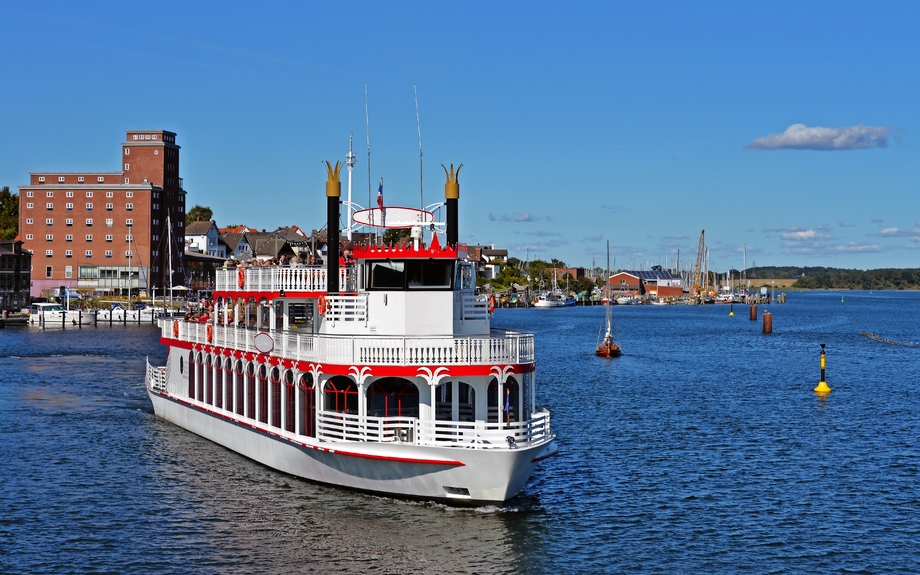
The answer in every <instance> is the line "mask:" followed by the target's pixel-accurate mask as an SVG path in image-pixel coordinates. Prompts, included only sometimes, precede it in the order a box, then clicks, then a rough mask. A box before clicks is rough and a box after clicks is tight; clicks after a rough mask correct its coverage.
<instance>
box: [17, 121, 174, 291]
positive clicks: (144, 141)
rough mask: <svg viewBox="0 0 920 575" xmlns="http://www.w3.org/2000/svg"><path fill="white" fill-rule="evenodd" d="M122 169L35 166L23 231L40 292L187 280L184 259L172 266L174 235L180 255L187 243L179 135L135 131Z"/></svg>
mask: <svg viewBox="0 0 920 575" xmlns="http://www.w3.org/2000/svg"><path fill="white" fill-rule="evenodd" d="M119 168H121V169H120V170H118V171H113V172H31V173H30V174H29V183H28V184H27V185H24V186H19V231H20V237H21V238H22V240H23V247H24V248H25V249H27V250H30V251H31V252H32V253H33V254H34V261H33V262H32V264H33V266H34V270H35V273H34V274H33V278H32V287H31V295H32V296H33V297H35V296H39V295H41V294H42V292H43V291H46V292H49V291H50V290H57V289H59V287H60V286H67V287H72V288H78V289H81V290H84V291H90V290H96V291H100V292H116V293H124V292H127V291H128V290H132V291H133V292H134V293H137V292H138V291H149V289H150V288H151V287H154V286H160V287H162V286H167V285H169V284H170V283H172V284H174V285H181V284H182V283H183V272H182V269H181V264H180V260H179V259H178V258H176V257H175V256H173V258H172V270H169V269H168V268H169V263H168V262H169V256H168V253H169V251H170V249H169V246H168V245H167V241H168V238H170V237H171V238H173V242H174V245H173V250H172V251H173V254H176V253H179V251H180V250H181V248H180V246H183V245H184V243H185V233H184V232H185V231H184V229H183V226H184V224H185V195H186V192H185V190H184V189H183V187H182V178H180V177H179V146H178V145H176V134H175V133H174V132H168V131H166V130H128V131H127V132H126V137H125V141H124V142H123V143H122V144H121V165H120V166H119ZM167 222H171V228H172V233H171V234H170V233H169V230H168V228H167ZM170 274H172V278H170Z"/></svg>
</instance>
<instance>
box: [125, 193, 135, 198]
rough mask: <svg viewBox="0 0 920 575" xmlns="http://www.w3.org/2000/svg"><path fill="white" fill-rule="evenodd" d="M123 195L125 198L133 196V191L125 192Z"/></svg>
mask: <svg viewBox="0 0 920 575" xmlns="http://www.w3.org/2000/svg"><path fill="white" fill-rule="evenodd" d="M125 197H126V198H133V197H134V192H125Z"/></svg>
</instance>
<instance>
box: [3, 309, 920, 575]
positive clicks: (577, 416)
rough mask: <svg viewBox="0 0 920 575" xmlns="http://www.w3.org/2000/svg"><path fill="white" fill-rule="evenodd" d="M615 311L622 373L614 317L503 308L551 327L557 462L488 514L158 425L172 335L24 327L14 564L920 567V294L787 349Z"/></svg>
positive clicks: (15, 414)
mask: <svg viewBox="0 0 920 575" xmlns="http://www.w3.org/2000/svg"><path fill="white" fill-rule="evenodd" d="M842 295H845V296H846V297H845V302H844V303H841V296H842ZM614 311H615V312H616V313H617V321H618V322H619V323H620V325H621V333H622V334H623V337H624V341H623V343H624V350H625V351H624V354H623V355H622V356H621V357H620V358H617V359H616V360H614V361H611V360H608V359H605V358H598V357H595V356H594V355H593V353H585V350H586V349H590V347H591V346H592V345H593V344H594V339H595V335H596V330H597V326H598V324H599V323H600V322H602V321H603V317H604V309H603V308H602V307H590V306H589V307H578V308H575V309H573V310H570V312H567V313H546V312H545V311H542V310H536V309H519V310H515V309H511V310H505V309H501V308H499V309H496V312H495V317H494V319H493V322H494V325H495V326H496V327H499V328H501V329H505V330H512V331H520V330H525V329H526V330H531V331H532V332H533V334H534V356H535V360H536V361H537V362H538V363H539V365H540V368H541V369H540V381H541V382H542V385H541V387H540V390H541V391H540V392H539V394H540V401H541V403H543V404H544V405H546V406H547V407H548V409H549V410H550V411H551V412H552V414H553V428H554V430H555V432H556V433H557V437H558V438H557V441H558V442H559V448H560V452H559V455H557V456H556V457H552V458H550V459H547V460H546V461H545V462H543V464H542V465H541V466H540V467H538V468H537V469H536V470H535V472H534V474H533V476H532V477H531V479H530V480H529V481H528V483H527V484H526V485H525V487H524V489H523V491H522V492H521V493H520V494H519V495H518V496H517V497H515V498H513V499H512V500H510V501H509V502H507V503H506V504H505V505H504V506H502V507H498V506H495V507H486V508H480V509H478V510H468V509H457V508H453V507H450V506H443V505H439V504H430V503H415V502H409V501H403V500H401V499H393V498H389V497H378V496H371V495H366V494H362V493H357V492H351V491H346V490H342V489H339V488H335V487H326V486H323V485H319V484H316V483H312V482H308V481H304V480H300V479H298V478H296V477H292V476H291V475H288V474H285V473H280V472H277V471H273V470H271V469H269V468H268V467H265V466H263V465H260V464H258V463H256V462H254V461H252V460H250V459H248V458H246V457H243V456H240V455H237V454H235V453H233V452H232V451H229V450H227V449H225V448H223V447H221V446H219V445H217V444H215V443H213V442H211V441H208V440H206V439H203V438H201V437H199V436H197V435H195V434H192V433H189V432H187V431H185V430H183V429H181V428H179V427H177V426H175V425H173V424H171V423H169V422H166V421H163V420H162V419H160V418H158V417H156V416H155V415H154V413H153V409H152V406H151V404H150V401H149V399H148V398H147V393H146V390H145V388H144V386H143V385H142V383H141V382H142V380H143V377H144V368H143V364H144V358H145V357H150V358H161V360H162V358H163V357H164V354H163V351H162V347H161V345H160V343H159V340H160V337H161V335H162V332H161V331H160V330H159V329H157V328H156V327H153V326H150V325H146V324H142V325H139V326H138V325H134V326H131V325H128V326H127V327H117V328H116V327H112V328H109V327H108V326H104V325H102V324H100V326H99V327H98V328H96V329H94V330H83V331H78V330H49V331H46V332H43V333H41V332H39V331H37V330H33V329H29V328H25V327H17V328H12V327H10V328H7V329H5V330H3V331H2V332H0V371H2V372H3V373H4V378H2V380H0V387H2V391H3V397H4V401H3V402H2V403H0V409H3V414H4V415H3V422H4V423H3V426H4V434H3V438H2V441H3V450H4V453H5V459H4V478H5V480H4V490H3V491H2V494H0V504H2V505H3V506H4V508H5V509H6V510H7V512H6V513H5V514H4V517H3V518H2V520H0V521H2V524H3V526H4V529H5V530H6V533H7V534H6V535H5V536H4V537H5V539H4V548H5V549H6V550H7V551H6V553H4V554H3V555H0V570H2V571H3V572H5V573H25V572H29V573H34V572H55V573H70V572H73V573H76V572H91V571H95V572H102V571H108V572H125V571H135V572H145V573H173V572H176V571H177V570H183V569H185V570H191V571H199V572H200V571H207V572H222V573H238V572H256V571H257V572H261V573H289V572H292V571H298V570H299V571H303V570H309V569H312V570H315V571H318V572H328V571H345V572H384V571H386V572H394V571H399V572H403V573H428V572H431V571H433V570H434V571H437V572H440V573H468V572H481V573H496V572H502V573H506V572H527V573H546V574H550V573H573V572H575V573H603V572H608V573H609V572H629V571H640V572H643V571H645V572H656V573H674V572H707V573H737V572H738V571H739V569H748V570H752V571H755V572H842V571H857V572H858V571H864V572H872V573H908V572H911V569H912V567H911V566H912V565H915V564H916V560H915V557H914V539H915V538H916V533H917V532H918V529H920V519H918V518H917V514H916V513H915V509H916V506H917V504H918V501H920V492H918V486H917V482H916V477H917V472H918V465H920V449H918V444H917V437H918V436H920V396H918V394H917V393H915V392H916V389H917V386H918V385H920V382H918V380H917V378H916V377H915V376H914V375H912V374H913V370H912V369H911V367H912V366H914V365H915V364H916V362H917V353H918V349H917V348H913V347H907V346H905V345H892V344H891V343H887V342H902V343H903V342H914V341H917V335H916V334H917V332H916V322H915V321H914V319H913V318H915V317H916V316H917V313H918V312H920V297H918V294H917V292H874V293H872V294H871V295H870V294H869V292H845V294H844V293H841V292H820V291H819V292H802V293H799V294H796V297H795V298H791V299H790V300H789V302H788V303H787V304H786V305H784V306H780V307H777V308H775V312H774V313H775V316H776V317H775V320H774V333H773V334H770V335H764V334H762V333H761V330H760V325H759V324H758V323H757V322H750V321H748V320H747V317H746V316H747V314H746V313H745V312H744V310H743V308H739V307H738V306H736V316H735V317H729V316H728V310H727V309H726V308H725V307H723V306H703V307H690V306H686V307H685V306H668V307H665V308H662V309H655V308H653V307H652V306H624V307H623V308H618V309H615V310H614ZM860 332H864V333H868V334H871V335H873V336H877V338H878V340H880V341H877V340H876V339H874V338H869V337H866V336H865V335H864V334H861V333H860ZM111 334H117V335H118V337H117V338H113V337H110V335H111ZM101 342H105V344H104V345H103V344H102V343H101ZM819 343H827V382H828V384H829V386H830V387H831V388H832V389H833V391H832V392H831V393H829V394H827V395H826V396H823V397H822V396H819V395H817V394H816V393H814V392H813V391H812V389H813V388H814V387H815V385H816V383H817V382H818V379H819V372H820V370H819V367H820V366H819V353H820V347H819V345H818V344H819ZM63 374H67V375H66V376H64V375H63ZM650 375H653V376H654V385H653V384H652V383H650V379H649V376H650ZM81 534H82V535H81ZM90 534H91V535H90ZM434 566H437V567H434Z"/></svg>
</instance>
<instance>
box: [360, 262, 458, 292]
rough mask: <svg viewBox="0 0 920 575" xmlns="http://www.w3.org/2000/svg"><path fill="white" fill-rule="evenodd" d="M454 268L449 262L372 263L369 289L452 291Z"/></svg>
mask: <svg viewBox="0 0 920 575" xmlns="http://www.w3.org/2000/svg"><path fill="white" fill-rule="evenodd" d="M453 266H454V262H452V261H449V260H441V261H438V260H434V261H432V260H425V261H414V260H410V261H405V262H402V261H399V262H396V261H384V262H371V264H370V274H369V277H370V285H369V286H368V289H371V290H375V289H386V290H405V289H408V290H419V289H421V290H432V289H437V290H441V289H450V288H451V278H452V277H453Z"/></svg>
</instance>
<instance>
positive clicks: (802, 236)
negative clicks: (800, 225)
mask: <svg viewBox="0 0 920 575" xmlns="http://www.w3.org/2000/svg"><path fill="white" fill-rule="evenodd" d="M816 235H817V234H816V233H815V231H814V230H805V231H802V232H789V233H786V234H780V235H779V237H781V238H783V239H784V240H799V241H801V240H811V239H814V237H815V236H816Z"/></svg>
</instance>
